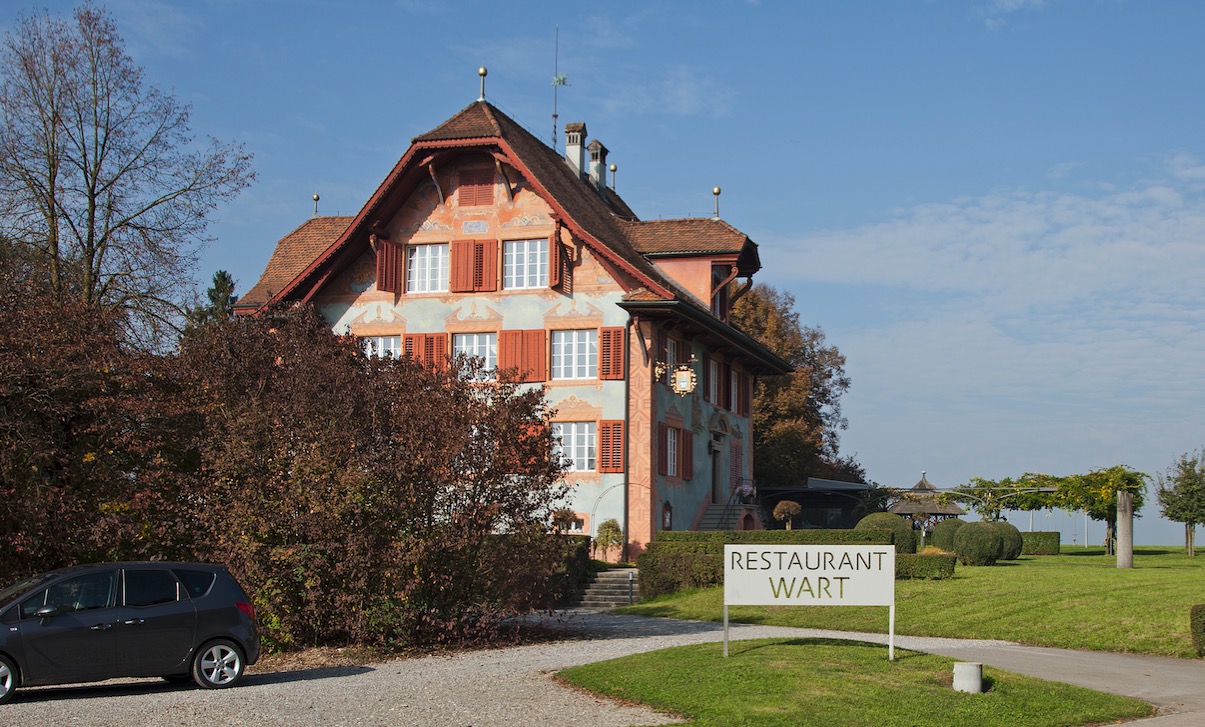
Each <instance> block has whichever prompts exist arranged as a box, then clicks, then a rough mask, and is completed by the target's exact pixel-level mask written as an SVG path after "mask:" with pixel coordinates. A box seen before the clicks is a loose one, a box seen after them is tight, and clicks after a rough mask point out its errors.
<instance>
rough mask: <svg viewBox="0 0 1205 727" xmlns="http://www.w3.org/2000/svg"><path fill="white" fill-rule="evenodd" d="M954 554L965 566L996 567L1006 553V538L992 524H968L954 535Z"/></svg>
mask: <svg viewBox="0 0 1205 727" xmlns="http://www.w3.org/2000/svg"><path fill="white" fill-rule="evenodd" d="M954 552H956V553H958V562H959V563H962V564H963V565H995V563H996V561H997V560H999V559H1000V555H1001V554H1002V553H1003V552H1004V537H1003V536H1001V535H1000V531H999V530H997V529H996V528H994V527H992V524H991V523H985V522H977V523H967V524H966V525H963V526H962V527H961V528H958V531H957V532H956V533H954Z"/></svg>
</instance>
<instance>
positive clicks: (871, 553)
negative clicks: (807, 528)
mask: <svg viewBox="0 0 1205 727" xmlns="http://www.w3.org/2000/svg"><path fill="white" fill-rule="evenodd" d="M724 603H725V604H727V605H729V606H891V605H894V604H895V546H894V545H769V544H767V545H725V546H724Z"/></svg>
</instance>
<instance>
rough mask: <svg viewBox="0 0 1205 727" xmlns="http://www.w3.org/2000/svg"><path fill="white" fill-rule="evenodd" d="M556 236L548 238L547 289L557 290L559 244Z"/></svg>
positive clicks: (560, 251) (560, 252)
mask: <svg viewBox="0 0 1205 727" xmlns="http://www.w3.org/2000/svg"><path fill="white" fill-rule="evenodd" d="M556 237H557V236H556V235H552V236H551V237H549V238H548V287H549V288H559V287H560V285H561V272H562V271H561V255H562V253H563V251H562V250H561V244H560V243H559V242H557V239H556Z"/></svg>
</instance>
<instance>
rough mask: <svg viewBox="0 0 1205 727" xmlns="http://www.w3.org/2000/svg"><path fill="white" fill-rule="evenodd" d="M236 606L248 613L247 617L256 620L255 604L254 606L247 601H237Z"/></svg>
mask: <svg viewBox="0 0 1205 727" xmlns="http://www.w3.org/2000/svg"><path fill="white" fill-rule="evenodd" d="M234 607H235V608H237V609H238V610H240V611H242V612H243V613H245V614H247V618H249V619H251V620H252V621H254V620H255V606H252V605H251V604H250V603H247V602H246V601H235V602H234Z"/></svg>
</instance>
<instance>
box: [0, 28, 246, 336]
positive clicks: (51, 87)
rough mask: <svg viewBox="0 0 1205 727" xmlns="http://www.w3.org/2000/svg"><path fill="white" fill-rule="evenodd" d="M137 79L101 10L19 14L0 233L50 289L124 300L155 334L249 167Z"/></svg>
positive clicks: (8, 55)
mask: <svg viewBox="0 0 1205 727" xmlns="http://www.w3.org/2000/svg"><path fill="white" fill-rule="evenodd" d="M143 80H144V79H143V70H142V68H141V67H140V66H138V65H136V64H135V63H134V61H133V59H132V58H130V56H129V55H127V53H126V51H125V43H124V41H123V40H122V38H121V35H120V34H119V33H118V30H117V25H116V23H115V21H114V19H113V17H112V16H111V15H109V14H108V12H106V11H105V10H103V9H98V8H96V7H94V6H92V5H91V4H84V5H82V6H80V7H79V8H77V9H76V11H75V13H74V17H73V18H72V19H66V18H61V17H52V16H50V15H49V14H42V15H36V16H32V17H24V16H22V17H20V18H19V19H18V23H17V29H16V30H15V31H14V32H12V33H9V34H8V35H7V36H6V37H5V39H4V43H3V46H2V47H0V120H2V121H3V124H2V125H0V196H2V197H3V201H2V202H0V237H3V238H7V239H8V240H9V241H10V242H11V244H15V245H17V246H19V247H24V248H26V249H27V253H28V257H29V258H30V259H32V260H34V261H35V263H36V265H37V269H39V270H40V271H42V272H43V273H44V274H45V275H46V277H47V279H48V281H49V283H50V286H51V288H52V290H53V291H55V293H56V294H57V295H59V296H67V295H70V296H72V297H75V298H78V299H79V300H80V301H82V302H83V303H84V304H85V305H87V306H90V307H94V308H110V307H117V308H120V309H122V310H123V311H124V312H125V314H126V315H125V320H126V323H127V325H128V326H129V327H130V332H131V333H133V334H134V335H136V336H137V337H139V338H140V339H141V340H143V341H145V342H154V341H156V340H157V339H159V340H161V339H160V338H159V337H160V336H162V335H163V334H164V333H165V332H167V331H168V330H171V329H174V328H176V326H177V324H178V322H179V314H180V311H181V310H182V308H183V304H184V302H185V299H186V297H187V296H188V294H189V293H191V291H192V290H193V284H192V273H193V269H194V267H195V264H196V258H197V253H198V252H199V249H200V247H201V246H202V245H203V244H204V243H205V242H207V241H208V240H207V238H206V237H205V231H206V228H207V226H208V224H209V221H210V217H211V215H212V214H213V212H214V211H215V210H216V209H217V206H218V204H219V203H220V202H223V201H225V200H228V199H231V198H233V197H234V196H235V195H237V194H238V193H239V192H240V191H241V190H242V189H244V188H245V187H246V186H247V185H248V184H250V182H251V181H252V180H253V179H254V172H252V170H251V166H250V163H251V156H250V155H249V154H248V153H246V151H245V150H244V148H243V147H242V145H237V144H228V143H222V142H219V141H217V140H215V139H209V140H208V143H207V144H199V143H197V142H196V140H195V139H194V137H193V136H192V132H191V130H190V127H189V115H190V107H189V106H188V105H187V104H182V103H180V102H179V101H178V100H177V99H176V98H175V97H174V96H173V95H172V94H170V93H164V92H162V91H160V90H159V89H157V88H154V87H153V86H146V85H144V83H143Z"/></svg>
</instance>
